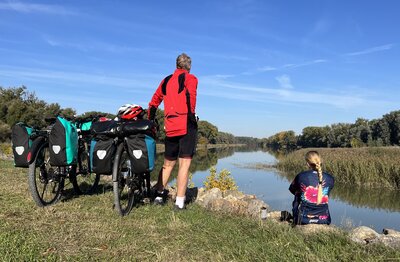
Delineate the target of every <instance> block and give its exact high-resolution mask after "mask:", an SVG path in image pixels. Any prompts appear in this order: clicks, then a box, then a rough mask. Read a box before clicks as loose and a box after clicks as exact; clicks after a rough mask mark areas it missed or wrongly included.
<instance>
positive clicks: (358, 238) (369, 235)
mask: <svg viewBox="0 0 400 262" xmlns="http://www.w3.org/2000/svg"><path fill="white" fill-rule="evenodd" d="M349 237H350V240H352V241H354V242H357V243H360V244H367V243H370V242H371V241H372V242H373V240H374V239H375V238H378V237H379V234H378V233H377V232H376V231H375V230H373V229H371V228H369V227H365V226H361V227H357V228H354V229H353V230H351V231H350V232H349Z"/></svg>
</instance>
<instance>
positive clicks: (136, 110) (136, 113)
mask: <svg viewBox="0 0 400 262" xmlns="http://www.w3.org/2000/svg"><path fill="white" fill-rule="evenodd" d="M143 113H144V110H143V108H142V107H141V106H139V105H135V104H125V105H123V106H121V107H120V108H119V109H118V113H117V115H118V117H119V118H121V119H125V120H136V119H137V118H141V117H143Z"/></svg>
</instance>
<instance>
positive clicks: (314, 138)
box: [262, 110, 400, 149]
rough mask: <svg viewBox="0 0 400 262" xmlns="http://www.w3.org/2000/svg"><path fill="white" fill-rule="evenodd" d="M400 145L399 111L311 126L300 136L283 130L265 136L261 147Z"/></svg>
mask: <svg viewBox="0 0 400 262" xmlns="http://www.w3.org/2000/svg"><path fill="white" fill-rule="evenodd" d="M399 145H400V110H398V111H393V112H390V113H388V114H385V115H383V116H382V117H381V118H379V119H373V120H367V119H364V118H358V119H357V120H356V121H355V123H352V124H350V123H337V124H332V125H327V126H323V127H318V126H308V127H305V128H304V129H303V130H302V133H301V134H300V135H296V134H295V132H294V131H292V130H289V131H282V132H279V133H277V134H274V135H272V136H270V137H268V138H264V139H262V146H263V147H269V148H273V149H296V148H307V147H366V146H399Z"/></svg>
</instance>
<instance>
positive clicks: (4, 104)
mask: <svg viewBox="0 0 400 262" xmlns="http://www.w3.org/2000/svg"><path fill="white" fill-rule="evenodd" d="M94 114H101V115H105V116H107V117H109V118H114V117H115V115H113V114H111V113H106V112H99V111H90V112H85V113H83V114H81V115H80V116H83V117H84V116H88V115H94ZM57 115H60V116H63V117H67V118H72V117H73V116H75V115H76V110H75V109H73V108H62V107H61V106H60V105H59V104H58V103H47V102H46V101H44V100H41V99H39V98H38V97H37V96H36V94H35V93H34V92H29V91H28V90H27V88H26V87H25V86H21V87H11V88H3V87H0V142H6V141H9V140H10V137H11V127H12V126H13V125H15V124H16V123H18V122H23V123H26V124H27V125H29V126H33V127H35V128H39V129H40V128H44V127H46V122H45V117H54V116H57ZM156 119H157V120H158V122H159V126H160V128H159V131H158V132H159V133H158V136H157V137H158V139H159V141H160V142H163V141H164V139H165V131H164V129H163V128H162V127H163V126H164V111H163V110H161V109H159V110H157V114H156ZM254 141H255V139H254V138H251V137H235V136H234V135H233V134H230V133H226V132H221V131H219V130H218V127H216V126H215V125H213V124H211V123H210V122H208V121H205V120H200V121H199V122H198V143H200V144H251V143H254Z"/></svg>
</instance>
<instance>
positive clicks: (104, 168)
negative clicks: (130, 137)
mask: <svg viewBox="0 0 400 262" xmlns="http://www.w3.org/2000/svg"><path fill="white" fill-rule="evenodd" d="M115 151H116V145H115V141H114V139H113V138H110V137H108V138H107V137H101V138H94V139H92V141H91V143H90V165H91V170H92V172H94V173H96V174H103V175H110V174H111V173H112V167H113V161H114V156H115Z"/></svg>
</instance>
